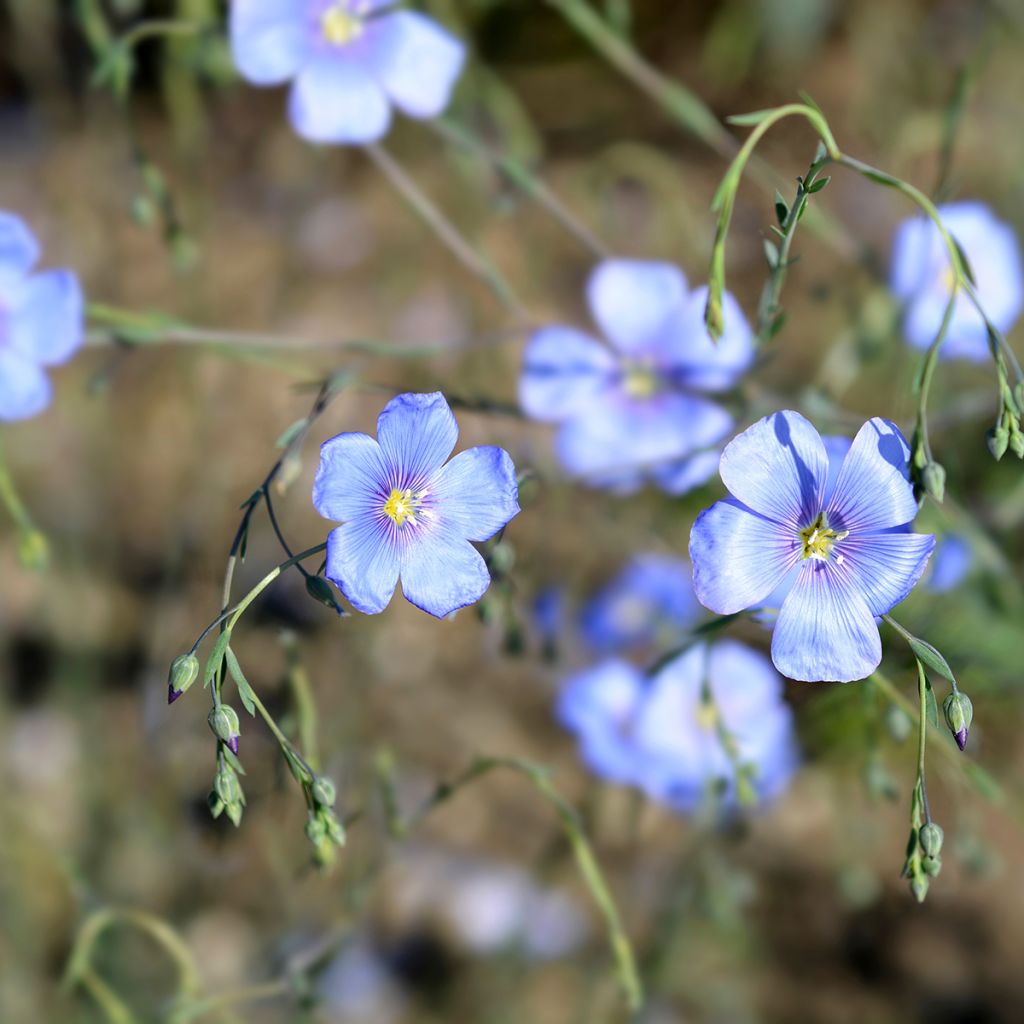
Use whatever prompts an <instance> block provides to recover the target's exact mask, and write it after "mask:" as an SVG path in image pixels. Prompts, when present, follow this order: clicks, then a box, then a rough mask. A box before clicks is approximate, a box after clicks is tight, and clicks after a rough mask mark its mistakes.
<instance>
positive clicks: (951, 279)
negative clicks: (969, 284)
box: [939, 263, 956, 295]
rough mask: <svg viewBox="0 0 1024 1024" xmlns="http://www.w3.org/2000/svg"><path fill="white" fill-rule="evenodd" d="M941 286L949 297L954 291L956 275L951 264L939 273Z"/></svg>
mask: <svg viewBox="0 0 1024 1024" xmlns="http://www.w3.org/2000/svg"><path fill="white" fill-rule="evenodd" d="M939 285H940V286H941V288H942V290H943V291H944V292H945V293H946V294H947V295H949V294H950V293H951V292H952V291H953V287H954V286H955V285H956V274H954V273H953V267H952V266H951V265H950V264H949V263H947V264H946V265H945V267H943V268H942V270H941V272H940V273H939Z"/></svg>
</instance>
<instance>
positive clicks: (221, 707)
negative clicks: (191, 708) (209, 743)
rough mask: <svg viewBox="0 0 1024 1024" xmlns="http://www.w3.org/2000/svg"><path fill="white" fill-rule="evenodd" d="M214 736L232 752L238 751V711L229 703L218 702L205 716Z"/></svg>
mask: <svg viewBox="0 0 1024 1024" xmlns="http://www.w3.org/2000/svg"><path fill="white" fill-rule="evenodd" d="M206 720H207V722H209V723H210V728H211V729H212V730H213V734H214V736H216V737H217V739H219V740H220V741H221V742H222V743H224V744H226V745H227V747H228V749H229V750H230V751H231V753H232V754H237V753H238V737H239V735H240V725H239V722H238V712H237V711H235V709H234V708H233V707H232V706H231V705H230V704H218V705H217V706H216V707H215V708H214V709H213V710H212V711H211V712H210V714H209V716H208V717H207V719H206Z"/></svg>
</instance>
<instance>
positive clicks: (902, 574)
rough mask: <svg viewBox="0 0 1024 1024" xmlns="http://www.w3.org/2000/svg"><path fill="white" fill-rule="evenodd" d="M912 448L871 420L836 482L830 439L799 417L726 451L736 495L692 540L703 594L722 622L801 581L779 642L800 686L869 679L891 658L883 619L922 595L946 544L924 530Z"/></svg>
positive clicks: (778, 631)
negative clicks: (885, 655) (916, 525)
mask: <svg viewBox="0 0 1024 1024" xmlns="http://www.w3.org/2000/svg"><path fill="white" fill-rule="evenodd" d="M909 457H910V449H909V448H908V446H907V442H906V441H905V440H904V438H903V435H902V434H901V433H900V432H899V429H898V428H897V427H896V426H894V425H893V424H892V423H889V422H888V421H887V420H883V419H878V418H875V419H872V420H869V421H868V422H867V423H865V424H864V426H863V427H861V429H860V430H859V431H858V433H857V436H856V437H855V438H854V440H853V444H852V445H851V446H850V450H849V452H848V453H847V455H846V457H845V458H844V459H843V462H842V465H841V467H840V469H839V472H838V475H837V477H836V479H835V482H834V484H831V486H830V483H831V482H830V480H829V458H828V453H827V451H826V448H825V445H824V444H823V442H822V440H821V438H820V437H819V436H818V432H817V431H816V430H815V429H814V427H812V426H811V424H810V423H808V422H807V420H805V419H804V418H803V416H801V415H799V413H795V412H777V413H773V414H772V415H771V416H767V417H765V418H764V419H763V420H760V421H758V422H757V423H755V424H754V425H753V426H752V427H750V428H748V429H747V430H745V431H743V433H742V434H740V435H739V436H738V437H736V438H735V439H734V440H733V441H732V442H730V444H729V445H727V446H726V449H725V451H724V452H723V453H722V463H721V474H722V481H723V482H724V483H725V486H726V487H727V488H728V489H729V490H730V492H731V493H732V495H733V496H732V497H731V498H727V499H726V500H725V501H719V502H716V503H715V504H714V505H713V506H712V507H711V508H710V509H707V510H705V511H704V512H702V513H701V514H700V516H698V518H697V521H696V523H695V524H694V526H693V530H692V531H691V534H690V559H691V561H692V562H693V581H694V589H695V591H696V593H697V598H698V599H699V600H700V602H701V603H702V604H704V605H705V606H706V607H708V608H710V609H711V610H712V611H714V612H718V613H719V614H721V615H729V614H732V613H734V612H739V611H742V610H743V609H745V608H750V607H753V606H756V605H759V604H761V603H762V602H763V601H764V600H765V599H766V598H767V597H768V596H769V595H771V594H772V593H773V592H777V591H778V589H779V587H780V585H782V584H783V583H784V582H786V581H787V578H788V577H792V583H791V589H790V590H789V593H788V594H787V595H786V597H785V600H784V601H783V602H782V608H781V611H780V612H779V616H778V620H777V622H776V625H775V630H774V634H773V636H772V660H773V661H774V662H775V667H776V668H777V669H778V670H779V671H780V672H782V673H783V674H784V675H787V676H789V677H790V678H792V679H803V680H807V681H811V682H813V681H818V680H836V681H839V682H849V681H851V680H854V679H863V678H865V677H866V676H868V675H870V674H871V673H872V672H873V671H874V670H875V669H876V668H877V667H878V663H879V661H880V660H881V657H882V646H881V640H880V638H879V635H878V627H877V625H876V623H875V616H876V615H882V614H884V613H885V612H887V611H889V610H890V609H891V608H892V607H893V606H894V605H897V604H899V603H900V601H902V600H903V599H904V598H905V597H906V596H907V594H909V593H910V591H911V589H912V588H913V586H914V584H915V583H916V582H917V581H918V579H920V577H921V574H922V573H923V572H924V569H925V566H926V564H927V562H928V557H929V555H930V554H931V551H932V548H933V547H934V545H935V538H934V537H933V536H932V535H931V534H918V533H912V532H911V530H910V527H911V523H912V522H913V519H914V516H915V515H916V514H917V502H915V501H914V493H913V488H912V487H911V485H910V482H909V480H908V459H909Z"/></svg>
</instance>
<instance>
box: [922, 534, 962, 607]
mask: <svg viewBox="0 0 1024 1024" xmlns="http://www.w3.org/2000/svg"><path fill="white" fill-rule="evenodd" d="M973 561H974V555H973V554H972V553H971V546H970V544H968V542H967V541H966V540H965V539H964V538H963V537H961V536H960V534H958V533H948V534H946V536H945V537H943V538H942V539H941V540H940V541H939V543H938V544H937V545H936V547H935V557H934V558H933V559H932V569H931V572H930V573H929V574H928V579H927V580H926V581H925V587H926V588H927V589H928V590H930V591H932V593H934V594H944V593H946V592H947V591H949V590H954V589H956V587H958V586H959V585H960V583H961V582H962V581H963V580H964V578H965V577H966V576H967V574H968V573H969V572H970V571H971V563H972V562H973Z"/></svg>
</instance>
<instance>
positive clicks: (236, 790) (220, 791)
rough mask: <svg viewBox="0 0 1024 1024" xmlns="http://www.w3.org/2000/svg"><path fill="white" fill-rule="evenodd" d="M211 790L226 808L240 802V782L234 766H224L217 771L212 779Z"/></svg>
mask: <svg viewBox="0 0 1024 1024" xmlns="http://www.w3.org/2000/svg"><path fill="white" fill-rule="evenodd" d="M213 790H214V792H215V793H216V794H217V796H219V797H220V798H221V800H223V801H224V804H225V805H226V806H227V807H228V808H230V807H231V805H232V804H240V803H241V802H242V784H241V783H240V782H239V781H238V774H237V772H236V771H235V770H234V768H231V767H226V768H222V769H221V770H220V771H219V772H217V774H216V775H215V776H214V779H213Z"/></svg>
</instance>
